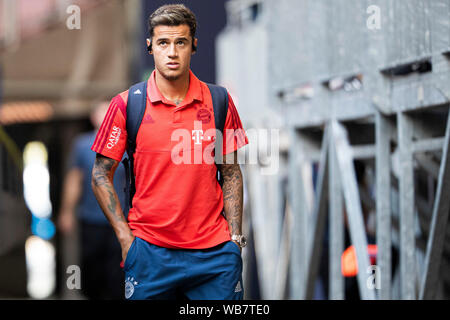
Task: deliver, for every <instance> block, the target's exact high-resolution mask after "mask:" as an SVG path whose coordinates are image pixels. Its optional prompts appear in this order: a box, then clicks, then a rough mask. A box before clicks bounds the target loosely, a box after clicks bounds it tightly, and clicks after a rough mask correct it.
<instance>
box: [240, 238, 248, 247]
mask: <svg viewBox="0 0 450 320" xmlns="http://www.w3.org/2000/svg"><path fill="white" fill-rule="evenodd" d="M246 245H247V238H246V237H244V236H242V237H241V247H245V246H246Z"/></svg>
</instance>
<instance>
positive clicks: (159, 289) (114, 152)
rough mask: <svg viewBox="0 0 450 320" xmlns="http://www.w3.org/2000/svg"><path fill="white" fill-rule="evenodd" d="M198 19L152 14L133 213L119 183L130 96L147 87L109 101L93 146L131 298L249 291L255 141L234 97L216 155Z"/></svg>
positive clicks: (95, 183)
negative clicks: (241, 157)
mask: <svg viewBox="0 0 450 320" xmlns="http://www.w3.org/2000/svg"><path fill="white" fill-rule="evenodd" d="M196 25H197V22H196V18H195V15H194V14H193V13H192V11H191V10H189V9H188V8H186V7H185V6H184V5H165V6H162V7H160V8H159V9H157V10H156V11H155V12H154V13H153V14H152V15H151V16H150V18H149V39H147V46H148V49H149V53H150V54H151V55H153V58H154V61H155V70H154V71H153V73H152V74H151V75H150V77H149V79H148V81H147V85H148V88H147V101H146V103H147V104H146V109H145V114H144V116H143V119H142V123H141V125H140V128H139V131H138V134H137V138H136V151H135V153H134V175H135V179H136V181H135V183H136V193H135V195H134V197H133V201H132V208H131V209H130V211H129V213H128V219H125V217H124V214H123V209H122V208H121V206H120V204H119V201H118V197H117V193H116V190H115V189H114V186H113V183H112V181H113V176H114V172H115V170H116V168H117V166H118V165H119V162H120V160H121V159H122V155H123V154H124V151H125V150H126V147H127V131H126V115H127V112H126V108H127V101H128V96H129V95H130V96H131V95H140V94H142V92H140V90H136V91H135V92H128V91H125V92H123V93H121V94H119V95H117V96H115V97H114V98H113V99H112V101H111V103H110V106H109V110H108V113H107V115H106V116H105V118H104V121H103V123H102V126H101V128H100V130H99V133H98V134H97V137H96V140H95V142H94V144H93V145H92V150H93V151H95V152H96V153H97V156H96V160H95V164H94V168H93V171H92V188H93V190H94V193H95V195H96V197H97V200H98V202H99V204H100V206H101V208H102V209H103V212H104V214H105V216H106V217H107V218H108V220H109V222H110V223H111V225H112V227H113V229H114V231H115V234H116V236H117V239H118V240H119V242H120V244H121V248H122V258H123V261H124V271H125V297H126V298H127V299H175V298H178V297H184V298H188V299H236V300H238V299H242V298H243V287H242V258H241V250H242V247H243V246H245V237H244V236H243V235H242V227H241V221H242V206H243V204H242V203H243V201H242V197H243V191H242V190H243V181H242V174H241V170H240V167H239V164H238V163H237V150H238V149H239V148H241V147H243V146H244V145H246V144H247V143H248V139H247V137H246V134H245V132H244V131H243V129H242V124H241V121H240V118H239V115H238V113H237V110H236V107H235V105H234V103H233V100H232V99H231V97H230V96H229V95H228V111H227V114H226V120H225V127H224V134H223V136H224V139H223V148H222V149H223V150H222V152H223V158H224V160H223V163H222V164H220V163H219V164H217V166H216V163H215V162H214V157H212V161H211V157H210V156H209V155H210V154H211V151H213V150H214V145H215V144H214V142H215V139H216V138H218V136H217V134H216V130H215V121H214V111H213V104H212V97H211V93H210V91H209V89H208V86H207V85H206V84H205V83H204V82H202V81H200V80H199V79H198V78H197V77H196V76H195V75H194V74H193V72H192V71H191V70H190V60H191V56H192V55H193V54H194V53H195V51H196V47H197V42H198V39H196V38H195V31H196ZM216 136H217V137H216ZM199 155H200V156H199ZM220 162H221V161H220ZM217 168H219V171H220V174H221V177H222V179H223V183H222V186H220V184H219V183H218V181H217Z"/></svg>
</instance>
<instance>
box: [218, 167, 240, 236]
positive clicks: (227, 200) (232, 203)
mask: <svg viewBox="0 0 450 320" xmlns="http://www.w3.org/2000/svg"><path fill="white" fill-rule="evenodd" d="M221 175H222V177H223V184H222V190H223V207H224V211H225V218H226V219H227V221H228V227H229V229H230V233H231V234H232V235H233V234H234V235H240V234H242V207H243V205H242V204H243V182H242V173H241V169H240V167H239V164H231V165H227V164H223V165H222V167H221Z"/></svg>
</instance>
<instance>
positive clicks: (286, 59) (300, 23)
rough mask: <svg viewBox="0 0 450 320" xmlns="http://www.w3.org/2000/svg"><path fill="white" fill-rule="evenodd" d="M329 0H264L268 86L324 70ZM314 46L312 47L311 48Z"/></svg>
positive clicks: (296, 80) (292, 82)
mask: <svg viewBox="0 0 450 320" xmlns="http://www.w3.org/2000/svg"><path fill="white" fill-rule="evenodd" d="M330 2H331V1H330V0H326V1H315V0H302V1H297V0H281V1H266V2H265V3H264V5H266V6H267V10H269V11H270V16H271V17H279V18H277V19H270V18H269V19H268V21H267V24H268V26H267V29H268V32H269V39H270V42H269V51H270V56H269V59H270V61H274V62H275V61H276V63H272V64H269V73H270V78H271V85H272V87H273V88H274V92H276V90H277V89H279V88H286V87H292V86H295V85H299V84H302V83H303V82H304V81H311V80H313V79H314V78H318V77H320V75H325V74H326V73H327V63H328V61H327V60H328V59H327V57H328V54H329V53H328V52H327V50H325V49H326V43H327V30H328V29H327V28H324V27H323V26H324V25H326V24H327V12H328V11H329V10H330V6H329V4H330ZM313 48H316V50H313Z"/></svg>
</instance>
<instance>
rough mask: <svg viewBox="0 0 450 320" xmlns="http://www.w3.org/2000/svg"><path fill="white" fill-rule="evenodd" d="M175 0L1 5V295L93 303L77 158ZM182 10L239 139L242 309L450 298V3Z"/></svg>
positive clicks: (137, 74) (304, 0)
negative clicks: (281, 302) (258, 303)
mask: <svg viewBox="0 0 450 320" xmlns="http://www.w3.org/2000/svg"><path fill="white" fill-rule="evenodd" d="M172 2H173V1H163V0H89V1H88V0H79V1H75V0H74V1H72V0H0V298H3V299H88V298H89V297H88V296H86V295H85V294H84V293H83V291H82V290H80V288H79V287H80V286H79V285H78V282H77V280H76V279H75V278H73V276H74V275H76V270H77V269H76V268H73V266H78V265H79V264H80V245H79V235H78V233H77V232H76V230H77V227H78V224H77V222H76V220H75V222H73V224H72V225H71V227H70V228H69V227H67V229H70V232H63V230H64V224H62V226H61V223H60V222H58V219H59V218H60V217H59V215H62V213H61V212H63V211H64V210H63V209H64V208H63V205H62V203H63V198H64V197H65V196H64V195H63V194H64V192H66V191H65V190H66V189H70V187H67V186H65V183H64V180H65V177H66V176H67V175H68V172H70V169H71V159H70V158H71V157H72V156H73V151H72V150H73V145H74V143H75V141H76V139H77V137H78V136H79V135H80V134H83V133H87V132H90V131H92V130H94V129H95V123H94V121H92V113H93V111H94V110H95V109H96V106H97V105H99V103H100V102H102V101H105V100H106V101H109V100H110V99H111V98H112V97H113V96H115V95H116V94H118V93H119V92H122V91H124V90H126V89H127V88H128V87H129V86H130V85H131V84H133V83H136V82H138V81H142V80H144V79H147V78H148V76H149V74H150V73H151V72H152V71H153V68H154V65H153V59H152V57H151V56H149V55H148V54H147V51H146V45H145V39H146V38H147V19H148V16H149V15H150V14H151V13H152V12H153V11H154V10H155V9H156V8H158V7H159V6H161V5H163V4H167V3H172ZM177 2H180V3H184V4H186V5H187V6H188V7H189V8H190V9H191V10H192V11H193V12H194V13H195V14H196V16H197V20H198V29H197V38H198V39H199V44H198V52H197V53H196V54H195V55H194V56H193V59H192V63H191V69H192V70H193V72H194V73H195V74H196V75H197V77H198V78H199V79H201V80H203V81H205V82H215V83H218V84H221V85H223V86H225V87H226V88H227V89H228V90H229V92H230V94H231V95H232V96H233V99H234V101H235V103H236V105H237V109H238V111H239V114H240V116H241V119H242V122H243V125H244V128H245V129H246V130H247V131H248V135H249V140H250V144H249V146H247V147H246V148H245V150H244V151H243V153H242V154H241V155H242V159H243V160H245V161H243V162H244V163H243V164H242V165H241V167H242V170H243V173H244V177H245V193H244V202H245V203H244V204H245V209H244V225H243V228H244V234H246V235H247V236H248V240H249V244H248V246H247V247H246V248H245V249H244V251H243V259H244V288H245V298H246V299H336V300H339V299H348V300H351V299H449V298H450V224H448V223H447V222H448V218H449V217H448V212H449V210H450V157H449V155H448V152H449V150H448V148H449V144H450V126H449V125H448V124H449V119H450V118H449V116H450V114H449V112H448V110H449V106H450V105H449V102H450V100H449V97H450V0H397V1H390V0H279V1H270V0H214V1H201V0H186V1H177ZM66 184H67V183H66ZM69 185H70V184H69ZM64 199H66V198H64ZM66 200H67V199H66ZM64 201H65V200H64ZM67 201H68V200H67ZM64 207H65V206H64ZM66 226H67V225H66ZM119 262H120V261H119ZM81 276H83V275H82V274H81Z"/></svg>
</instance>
